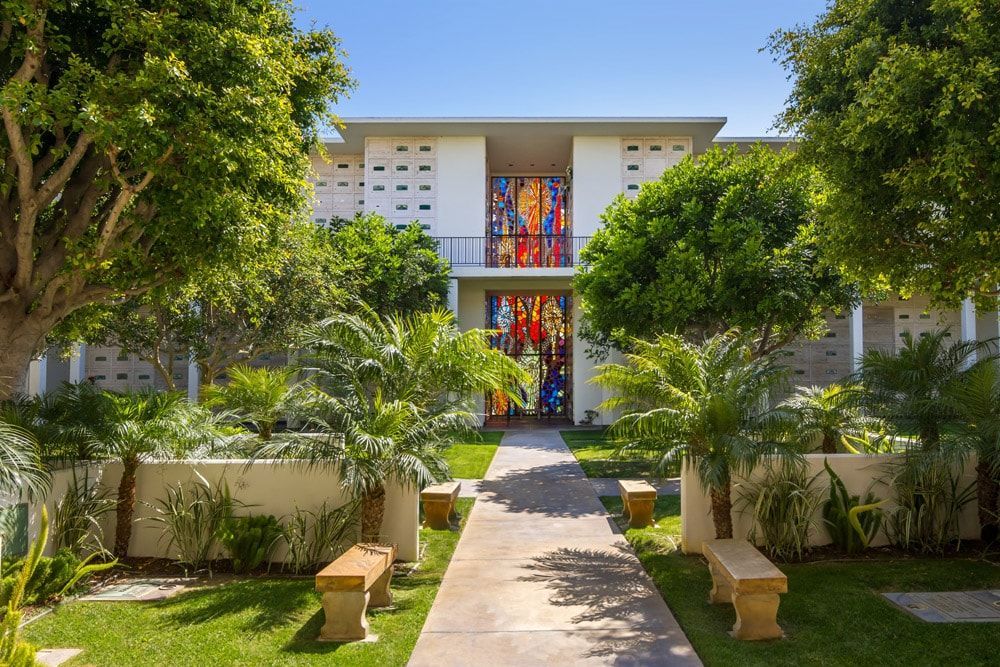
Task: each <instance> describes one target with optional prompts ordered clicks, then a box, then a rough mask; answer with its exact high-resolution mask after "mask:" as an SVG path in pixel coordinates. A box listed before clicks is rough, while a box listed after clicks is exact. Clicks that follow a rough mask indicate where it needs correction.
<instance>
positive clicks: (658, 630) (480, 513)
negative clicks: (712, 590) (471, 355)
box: [410, 429, 701, 667]
mask: <svg viewBox="0 0 1000 667" xmlns="http://www.w3.org/2000/svg"><path fill="white" fill-rule="evenodd" d="M541 664H544V665H579V664H614V665H700V664H701V662H700V661H699V660H698V657H697V656H696V655H695V653H694V650H693V649H692V648H691V644H690V643H689V642H688V640H687V638H686V637H685V636H684V633H683V632H682V631H681V629H680V627H679V626H678V625H677V621H676V620H674V617H673V615H672V614H671V613H670V610H669V609H668V608H667V606H666V604H664V602H663V599H662V598H661V597H660V594H659V592H657V590H656V588H655V586H654V585H653V582H652V580H650V578H649V577H648V575H646V572H645V570H643V568H642V565H641V564H640V563H639V561H638V559H637V558H636V556H635V554H634V553H633V551H632V549H631V548H630V547H629V546H628V543H627V542H626V541H625V538H624V537H623V536H622V535H621V533H620V532H619V531H618V530H617V528H616V527H615V525H614V522H613V521H612V520H611V518H610V517H609V516H608V514H607V512H605V511H604V507H603V506H602V505H601V503H600V501H599V500H598V499H597V495H596V494H595V493H594V488H593V486H592V485H591V484H590V482H589V481H588V480H587V478H586V477H585V476H584V474H583V471H582V470H581V469H580V466H579V464H578V463H577V462H576V459H575V458H573V455H572V453H570V451H569V449H568V448H567V447H566V445H565V444H564V443H563V441H562V438H561V437H559V432H558V431H557V430H555V429H552V430H538V431H513V432H508V433H506V434H505V435H504V437H503V441H502V442H501V444H500V448H499V450H498V451H497V454H496V457H495V458H494V459H493V464H492V465H491V466H490V469H489V472H488V473H487V475H486V479H484V480H483V483H482V486H481V493H480V496H479V498H478V500H477V501H476V504H475V506H474V508H473V510H472V513H471V515H470V517H469V519H468V522H467V523H466V526H465V531H464V533H463V534H462V538H461V539H460V540H459V543H458V547H457V549H456V550H455V554H454V556H453V557H452V560H451V565H450V566H449V567H448V571H447V572H446V573H445V576H444V580H443V582H442V584H441V589H440V591H438V594H437V598H436V599H435V600H434V606H433V607H432V608H431V612H430V615H429V616H428V617H427V622H426V623H425V624H424V628H423V632H422V633H421V635H420V639H419V640H418V641H417V645H416V648H415V649H414V651H413V655H412V657H411V659H410V665H412V666H413V667H424V666H428V667H430V666H434V667H451V666H458V665H462V666H478V665H489V666H493V665H497V666H499V665H519V666H520V665H541Z"/></svg>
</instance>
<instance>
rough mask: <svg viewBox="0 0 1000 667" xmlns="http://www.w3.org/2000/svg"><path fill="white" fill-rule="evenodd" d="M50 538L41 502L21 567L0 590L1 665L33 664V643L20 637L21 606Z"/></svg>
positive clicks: (23, 666) (46, 513)
mask: <svg viewBox="0 0 1000 667" xmlns="http://www.w3.org/2000/svg"><path fill="white" fill-rule="evenodd" d="M48 539H49V513H48V510H46V509H45V506H44V505H42V517H41V522H40V523H39V527H38V537H37V538H35V541H34V543H33V544H32V545H31V548H30V549H28V555H27V556H25V558H24V560H23V561H22V563H21V567H20V571H19V572H18V573H17V574H16V575H15V576H14V577H13V581H12V582H11V583H10V584H9V589H8V584H6V583H4V584H3V588H2V591H0V592H2V593H3V595H4V596H5V597H6V600H7V608H6V611H5V613H4V616H3V618H2V619H0V665H10V667H34V665H35V647H34V646H32V645H30V644H28V643H27V642H25V641H22V640H21V618H22V616H23V612H22V611H21V608H22V607H23V606H24V605H25V604H26V603H27V601H26V593H27V591H28V586H29V584H30V582H31V579H32V577H33V576H34V574H35V570H36V569H37V568H38V563H39V561H40V560H41V558H42V552H43V551H44V550H45V543H46V542H47V541H48Z"/></svg>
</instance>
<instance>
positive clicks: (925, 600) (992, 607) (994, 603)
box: [883, 590, 1000, 623]
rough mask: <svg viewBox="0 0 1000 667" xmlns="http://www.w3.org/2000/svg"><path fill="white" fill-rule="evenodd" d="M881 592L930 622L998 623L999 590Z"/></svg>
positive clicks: (999, 608)
mask: <svg viewBox="0 0 1000 667" xmlns="http://www.w3.org/2000/svg"><path fill="white" fill-rule="evenodd" d="M883 595H884V596H885V597H886V599H888V600H889V601H890V602H892V603H893V604H895V605H896V606H898V607H901V608H902V609H904V610H906V611H908V612H909V613H911V614H913V615H914V616H916V617H917V618H920V619H923V620H925V621H927V622H929V623H997V622H1000V590H998V591H951V592H946V593H883Z"/></svg>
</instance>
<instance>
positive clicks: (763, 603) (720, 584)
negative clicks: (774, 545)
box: [702, 540, 788, 640]
mask: <svg viewBox="0 0 1000 667" xmlns="http://www.w3.org/2000/svg"><path fill="white" fill-rule="evenodd" d="M702 553H704V554H705V559H706V560H707V561H708V569H709V572H711V574H712V592H711V593H710V594H709V602H711V603H713V604H730V603H731V604H732V605H733V607H734V608H735V609H736V623H735V625H733V630H732V632H731V633H730V634H732V636H733V637H735V638H736V639H750V640H756V639H777V638H779V637H782V636H783V635H784V633H783V632H782V631H781V627H780V626H779V625H778V602H779V598H778V594H779V593H786V592H788V578H787V577H786V576H785V575H784V573H783V572H782V571H781V570H779V569H778V568H777V567H775V566H774V563H772V562H771V561H769V560H768V559H767V558H765V557H764V554H762V553H760V552H759V551H757V548H756V547H754V546H753V545H752V544H750V543H749V542H747V541H746V540H708V541H706V542H705V543H704V545H703V547H702Z"/></svg>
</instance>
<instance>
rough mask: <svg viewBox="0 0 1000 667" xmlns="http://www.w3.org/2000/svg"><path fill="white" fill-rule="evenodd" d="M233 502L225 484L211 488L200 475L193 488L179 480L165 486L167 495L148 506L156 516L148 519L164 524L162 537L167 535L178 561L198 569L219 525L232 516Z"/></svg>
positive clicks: (201, 565)
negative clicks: (170, 485)
mask: <svg viewBox="0 0 1000 667" xmlns="http://www.w3.org/2000/svg"><path fill="white" fill-rule="evenodd" d="M233 504H234V503H233V498H232V496H231V495H230V493H229V485H228V484H226V483H225V482H223V484H221V485H219V486H216V487H215V488H213V487H212V485H211V484H210V483H209V482H208V480H206V479H205V478H204V477H202V476H201V475H200V474H199V475H198V480H197V481H196V482H195V483H194V484H193V490H192V491H188V490H186V489H185V486H184V484H182V483H178V484H177V486H176V487H167V497H166V498H164V499H161V500H157V501H156V505H155V506H151V507H152V508H153V510H154V511H155V512H156V515H155V516H152V517H149V520H150V521H157V522H159V523H162V524H163V526H164V532H163V537H167V538H169V543H168V545H167V546H168V548H171V547H173V548H174V549H176V552H177V553H176V559H177V562H178V564H179V565H181V566H182V567H184V569H185V570H187V567H188V566H190V567H191V569H193V570H195V571H198V570H199V569H202V567H203V566H205V565H207V564H208V561H209V558H210V556H211V553H212V547H213V546H215V541H216V536H217V535H218V533H219V528H220V527H221V526H222V524H223V522H224V521H225V520H226V519H228V518H229V517H231V516H232V512H233ZM161 539H162V537H161Z"/></svg>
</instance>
